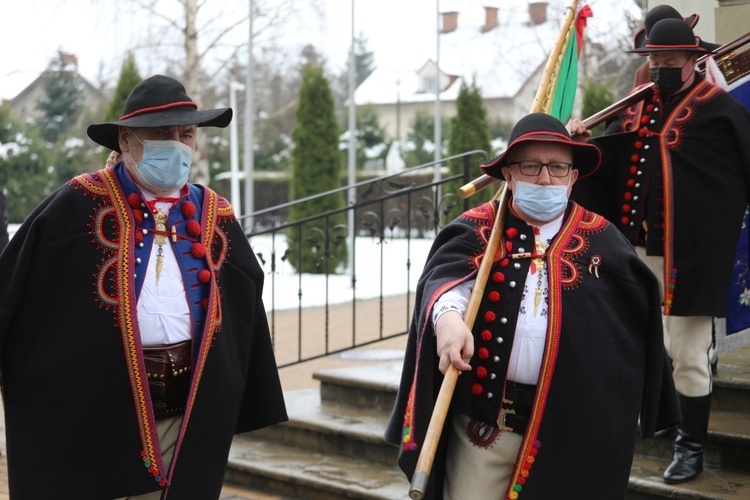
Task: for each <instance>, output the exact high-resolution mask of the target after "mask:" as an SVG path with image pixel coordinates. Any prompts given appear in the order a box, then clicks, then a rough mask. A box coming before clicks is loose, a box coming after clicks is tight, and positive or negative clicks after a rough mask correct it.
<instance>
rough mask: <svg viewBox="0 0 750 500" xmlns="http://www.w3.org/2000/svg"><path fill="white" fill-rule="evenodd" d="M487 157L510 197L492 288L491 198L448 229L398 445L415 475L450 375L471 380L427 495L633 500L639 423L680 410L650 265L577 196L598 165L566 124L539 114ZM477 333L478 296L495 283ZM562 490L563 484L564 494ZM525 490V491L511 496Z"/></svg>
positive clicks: (428, 278) (401, 401)
mask: <svg viewBox="0 0 750 500" xmlns="http://www.w3.org/2000/svg"><path fill="white" fill-rule="evenodd" d="M509 143H510V144H509V146H508V148H507V149H506V151H505V152H504V153H503V154H501V155H500V156H498V157H497V158H495V159H493V160H491V161H490V162H488V163H487V164H485V165H482V170H483V171H484V173H486V174H488V175H490V176H493V177H496V178H501V179H504V180H505V181H506V182H508V184H509V188H510V190H511V191H512V193H513V194H512V198H511V199H510V202H509V207H508V215H507V220H506V221H505V224H504V226H503V229H502V236H501V241H500V244H499V248H498V250H497V252H496V253H495V255H494V256H493V257H492V258H493V265H492V269H491V271H490V274H489V278H488V279H487V281H486V284H481V283H477V282H476V278H477V272H478V268H479V264H480V262H481V260H482V259H483V258H486V257H484V256H483V254H484V253H485V251H486V246H487V243H488V238H489V235H490V233H491V230H492V227H493V225H494V224H495V218H496V217H497V214H498V211H499V209H500V207H499V206H498V202H497V201H491V202H489V203H485V204H483V205H481V206H479V207H477V208H474V209H472V210H470V211H468V212H465V213H464V214H463V215H461V216H460V217H458V218H457V219H456V220H455V221H453V222H452V223H450V224H449V225H447V226H446V227H445V228H444V229H443V230H442V231H441V232H440V233H439V234H438V236H437V238H436V240H435V243H434V245H433V248H432V250H431V252H430V255H429V258H428V260H427V263H426V265H425V269H424V271H423V274H422V277H421V278H420V281H419V284H418V288H417V298H416V306H415V312H414V319H413V321H412V325H411V328H410V331H409V339H408V344H407V348H406V355H405V359H404V368H403V372H402V380H401V386H400V389H399V392H398V397H397V401H396V406H395V408H394V410H393V414H392V416H391V420H390V423H389V425H388V428H387V431H386V436H385V437H386V439H387V440H388V441H390V442H393V443H397V444H399V445H400V447H401V452H400V455H399V464H400V466H401V468H402V470H403V471H404V472H405V473H406V475H407V476H408V477H409V479H410V480H411V478H412V475H413V474H414V469H415V466H416V462H417V459H418V458H419V454H420V452H421V447H422V445H423V443H424V439H425V434H426V432H427V427H428V423H429V420H430V416H431V412H432V409H433V406H434V404H435V398H436V395H437V393H438V390H439V387H440V385H441V383H442V378H443V376H442V374H443V373H445V371H446V369H447V368H448V366H449V365H450V364H453V366H455V367H456V368H457V369H458V370H461V371H462V374H461V375H460V376H459V377H458V383H457V386H456V390H455V393H454V396H453V399H452V404H451V408H450V412H449V414H448V415H447V418H446V425H445V431H444V433H443V435H442V438H441V441H440V444H439V445H438V449H437V456H436V458H435V462H434V465H433V468H432V472H431V474H430V483H429V486H428V488H427V491H426V495H427V497H428V498H441V497H444V498H447V499H451V498H453V499H456V498H515V497H516V496H518V494H519V492H520V491H521V490H523V493H522V497H521V498H528V499H550V498H560V495H561V494H563V495H566V494H567V495H570V494H572V492H574V491H577V490H578V489H581V490H582V492H583V493H582V495H583V496H585V497H586V498H622V497H623V496H624V495H625V490H626V488H627V484H628V477H629V474H630V467H631V463H632V458H633V448H634V445H635V439H636V435H637V432H638V431H637V428H638V422H639V419H640V433H641V434H642V435H643V436H649V435H652V434H653V433H654V431H655V430H659V429H661V428H664V427H667V426H669V425H673V424H674V423H676V421H677V419H678V414H677V409H676V400H675V395H674V386H673V385H672V380H671V377H670V373H669V368H668V361H667V358H666V354H665V351H664V347H663V345H662V342H663V340H662V332H661V316H660V311H659V290H658V285H657V282H656V278H655V277H654V275H653V273H651V271H649V270H648V268H647V267H646V266H645V265H644V264H643V263H642V262H641V261H640V260H639V259H638V257H637V256H636V254H635V252H634V251H633V248H632V246H631V245H630V244H628V242H627V241H626V240H625V239H624V238H623V237H622V235H621V234H620V233H619V232H618V231H617V230H616V228H614V227H612V225H611V224H610V223H608V222H607V221H606V219H604V218H603V217H601V216H599V215H597V214H595V213H593V212H589V211H587V210H585V209H583V208H582V207H581V206H579V205H577V204H575V203H572V202H569V201H568V196H569V195H570V192H571V189H572V187H573V185H574V184H575V182H576V181H577V180H578V179H580V178H583V177H586V176H589V175H591V174H592V173H593V172H595V171H596V170H597V168H598V167H599V161H600V153H599V150H598V149H597V148H596V147H593V146H591V145H588V144H583V143H576V142H573V141H572V140H571V139H570V136H569V134H568V132H567V130H566V129H565V127H564V126H563V124H562V123H561V122H560V121H559V120H557V119H556V118H554V117H552V116H549V115H546V114H543V113H533V114H530V115H528V116H526V117H524V118H522V119H521V120H520V121H519V122H518V123H517V124H516V125H515V127H514V128H513V130H512V132H511V134H510V140H509ZM482 285H484V287H483V288H480V290H483V291H482V295H481V303H480V304H479V308H478V313H477V315H476V320H475V321H474V323H473V328H472V329H471V330H470V329H469V328H468V327H467V325H466V324H465V323H464V321H463V319H462V318H463V314H464V311H465V310H466V307H467V303H468V300H469V297H470V294H471V290H472V289H473V288H474V287H476V286H482ZM561 492H564V493H561ZM514 495H515V496H514Z"/></svg>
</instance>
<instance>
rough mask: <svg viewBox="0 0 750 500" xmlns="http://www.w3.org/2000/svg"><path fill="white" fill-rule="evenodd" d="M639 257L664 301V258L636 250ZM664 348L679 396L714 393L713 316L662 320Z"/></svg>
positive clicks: (677, 317) (673, 317)
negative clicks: (712, 362) (712, 363)
mask: <svg viewBox="0 0 750 500" xmlns="http://www.w3.org/2000/svg"><path fill="white" fill-rule="evenodd" d="M635 251H636V253H637V254H638V257H640V258H641V260H642V261H643V262H645V263H646V265H647V266H648V268H649V269H651V271H652V272H653V273H654V274H655V275H656V278H657V279H658V280H659V288H660V290H661V298H662V302H663V301H664V257H657V256H653V255H646V249H645V248H643V247H635ZM662 324H663V325H664V346H665V347H666V349H667V354H668V355H669V357H670V359H671V360H672V377H673V378H674V385H675V388H676V389H677V392H679V393H680V394H682V395H683V396H687V397H691V398H695V397H700V396H706V395H708V394H710V393H711V389H712V384H713V377H712V374H711V359H712V356H713V350H714V348H715V346H714V342H713V318H712V317H711V316H662Z"/></svg>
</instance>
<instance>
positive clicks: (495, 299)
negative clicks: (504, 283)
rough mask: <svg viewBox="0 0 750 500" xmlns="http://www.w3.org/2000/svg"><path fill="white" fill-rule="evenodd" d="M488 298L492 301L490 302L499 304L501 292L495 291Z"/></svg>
mask: <svg viewBox="0 0 750 500" xmlns="http://www.w3.org/2000/svg"><path fill="white" fill-rule="evenodd" d="M487 298H488V299H490V302H498V301H499V300H500V292H498V291H496V290H493V291H491V292H490V294H489V296H488V297H487Z"/></svg>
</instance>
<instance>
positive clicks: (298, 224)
mask: <svg viewBox="0 0 750 500" xmlns="http://www.w3.org/2000/svg"><path fill="white" fill-rule="evenodd" d="M474 156H481V157H483V158H484V159H487V158H488V154H487V153H486V152H485V151H481V150H475V151H469V152H467V153H464V154H461V155H456V156H451V157H449V158H445V159H443V160H440V161H436V162H430V163H426V164H424V165H419V166H417V167H413V168H409V169H405V170H403V171H401V172H398V173H396V174H390V175H385V176H382V177H378V178H376V179H371V180H367V181H363V182H358V183H356V184H354V185H352V186H344V187H342V188H339V189H335V190H331V191H327V192H325V193H321V194H319V195H316V196H311V197H307V198H303V199H299V200H295V201H291V202H288V203H283V204H280V205H277V206H274V207H270V208H266V209H263V210H258V211H256V212H254V213H252V214H249V215H247V216H246V218H249V220H251V221H253V230H252V231H250V232H249V233H248V235H247V236H248V239H249V241H250V244H251V246H252V247H253V250H254V252H255V254H256V256H257V258H258V261H259V263H260V264H261V266H262V267H263V268H264V270H265V271H266V275H267V276H266V282H265V285H264V286H265V289H266V290H265V292H264V305H265V307H266V314H267V315H268V320H269V326H270V328H271V335H272V338H273V342H274V348H275V351H276V358H277V363H278V366H279V368H282V367H285V366H290V365H294V364H297V363H300V362H303V361H310V360H313V359H317V358H321V357H324V356H328V355H331V354H336V353H341V352H344V351H348V350H351V349H354V348H358V347H363V346H367V345H370V344H373V343H376V342H380V341H383V340H386V339H390V338H394V337H397V336H400V335H403V334H405V333H406V332H407V331H408V327H409V322H410V319H411V307H412V301H413V289H414V288H415V287H416V278H415V277H414V276H415V275H413V274H412V273H413V272H421V267H420V268H419V269H413V268H412V259H413V257H412V252H413V247H414V245H415V244H420V245H421V246H422V248H423V251H422V255H424V253H425V252H424V246H425V245H429V244H430V243H431V241H432V239H433V238H434V237H435V235H436V234H437V232H438V231H439V230H440V228H441V227H442V225H444V224H445V223H446V221H447V219H448V218H452V215H451V214H454V213H457V211H458V210H460V211H463V210H466V209H468V208H469V201H468V200H463V205H461V206H460V208H459V207H458V205H459V203H461V202H460V200H459V198H458V196H457V195H456V194H455V191H456V190H457V188H458V187H460V186H461V185H463V184H465V183H467V182H468V181H469V180H470V179H471V178H472V176H473V175H476V172H473V171H472V170H473V169H476V168H477V166H476V165H477V164H475V165H472V161H471V160H472V157H474ZM451 161H461V162H462V164H463V172H462V174H458V175H449V176H446V177H441V178H440V179H439V180H437V181H436V180H434V179H430V180H429V181H427V180H425V178H426V176H425V175H422V176H420V175H419V174H420V172H424V171H425V170H426V169H428V168H430V167H432V168H434V167H435V166H440V165H442V164H447V163H448V162H451ZM472 167H473V168H472ZM446 186H450V188H451V190H449V189H447V188H446ZM350 189H356V193H357V196H356V201H355V202H354V203H348V202H347V203H348V206H345V207H344V208H340V209H335V210H329V211H326V212H323V213H318V214H314V215H310V216H308V217H305V218H301V219H298V220H293V221H289V220H286V219H287V218H288V215H287V214H288V213H289V211H290V209H291V208H292V207H294V206H296V205H300V204H304V203H314V202H315V201H317V200H320V199H321V198H324V197H327V196H344V197H345V199H346V194H347V193H348V192H349V190H350ZM443 190H445V191H446V192H444V193H443V192H442V191H443ZM342 221H347V222H346V223H342ZM368 242H369V244H370V246H372V245H376V246H377V247H378V248H377V250H378V255H377V256H376V259H377V261H376V262H370V261H368V262H367V268H366V270H365V271H363V270H362V269H363V267H358V266H359V265H358V259H359V258H363V257H362V255H361V253H362V250H359V251H358V249H360V248H365V245H367V244H368ZM389 244H390V245H391V246H392V247H395V246H396V245H399V246H401V247H403V249H402V250H400V251H398V252H395V251H394V253H389V254H388V255H386V248H385V247H386V246H387V245H389ZM342 245H345V246H346V252H345V253H346V255H347V259H346V265H345V267H344V266H343V265H338V268H336V267H337V263H338V262H339V259H340V256H341V255H342V254H343V253H344V248H343V247H342ZM310 256H312V257H310ZM291 261H295V262H296V263H297V267H299V268H300V269H301V268H302V267H303V265H304V266H314V268H315V270H316V271H317V272H315V273H306V272H301V271H300V270H298V269H296V268H295V267H293V266H292V265H291ZM302 262H304V264H300V263H302ZM385 266H397V269H401V270H402V271H403V281H401V283H399V284H395V283H390V282H386V279H387V277H386V273H385V269H386V267H385ZM373 273H377V276H375V277H376V278H377V279H378V280H379V282H378V283H377V286H378V292H377V294H372V293H369V294H363V293H361V291H360V289H358V284H359V282H361V281H362V280H363V279H367V280H372V279H373V277H374V274H373ZM416 276H418V275H416ZM345 287H348V288H349V289H350V290H345ZM342 290H343V291H346V295H347V297H348V298H347V299H346V300H345V301H343V302H342V301H341V300H340V299H339V300H332V298H331V296H332V295H335V296H336V297H340V296H341V295H342ZM373 317H375V318H377V321H373V320H372V318H373Z"/></svg>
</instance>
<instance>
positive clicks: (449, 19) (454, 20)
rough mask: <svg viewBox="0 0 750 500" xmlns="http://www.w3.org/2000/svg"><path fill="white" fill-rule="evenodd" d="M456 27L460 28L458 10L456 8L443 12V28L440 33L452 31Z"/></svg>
mask: <svg viewBox="0 0 750 500" xmlns="http://www.w3.org/2000/svg"><path fill="white" fill-rule="evenodd" d="M456 28H458V12H457V11H455V10H451V11H448V12H443V29H441V30H440V33H450V32H452V31H456Z"/></svg>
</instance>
